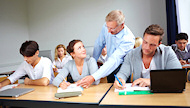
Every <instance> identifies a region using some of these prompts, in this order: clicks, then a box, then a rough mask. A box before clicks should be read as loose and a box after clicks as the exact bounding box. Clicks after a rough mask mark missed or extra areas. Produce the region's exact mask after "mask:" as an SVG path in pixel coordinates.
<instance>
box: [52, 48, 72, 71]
mask: <svg viewBox="0 0 190 108" xmlns="http://www.w3.org/2000/svg"><path fill="white" fill-rule="evenodd" d="M54 59H55V60H54V61H53V71H54V72H58V73H59V72H60V69H62V68H63V66H64V65H65V64H66V63H67V62H68V61H69V60H72V57H71V56H69V55H67V51H66V48H65V46H64V45H62V44H59V45H57V47H56V48H55V57H54Z"/></svg>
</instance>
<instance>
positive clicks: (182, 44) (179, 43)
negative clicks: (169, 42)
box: [175, 39, 188, 51]
mask: <svg viewBox="0 0 190 108" xmlns="http://www.w3.org/2000/svg"><path fill="white" fill-rule="evenodd" d="M175 43H176V44H177V48H178V49H180V50H181V51H183V50H185V47H186V45H187V43H188V41H187V40H185V39H182V40H178V41H175Z"/></svg>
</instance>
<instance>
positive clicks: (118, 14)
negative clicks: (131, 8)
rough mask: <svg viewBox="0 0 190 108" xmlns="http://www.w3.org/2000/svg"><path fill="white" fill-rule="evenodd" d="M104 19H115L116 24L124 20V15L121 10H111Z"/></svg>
mask: <svg viewBox="0 0 190 108" xmlns="http://www.w3.org/2000/svg"><path fill="white" fill-rule="evenodd" d="M105 21H106V22H108V21H116V22H117V24H118V25H120V24H122V23H124V22H125V16H124V14H123V12H122V11H120V10H113V11H111V12H110V13H109V14H108V15H107V16H106V19H105Z"/></svg>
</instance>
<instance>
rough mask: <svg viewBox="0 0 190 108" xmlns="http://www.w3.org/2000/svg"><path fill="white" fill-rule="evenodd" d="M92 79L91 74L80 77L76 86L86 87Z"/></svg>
mask: <svg viewBox="0 0 190 108" xmlns="http://www.w3.org/2000/svg"><path fill="white" fill-rule="evenodd" d="M94 81H95V79H94V77H93V76H92V75H89V76H86V77H84V78H83V79H81V81H80V82H78V83H77V86H81V87H83V88H88V87H89V86H90V85H91V84H92V83H93V82H94Z"/></svg>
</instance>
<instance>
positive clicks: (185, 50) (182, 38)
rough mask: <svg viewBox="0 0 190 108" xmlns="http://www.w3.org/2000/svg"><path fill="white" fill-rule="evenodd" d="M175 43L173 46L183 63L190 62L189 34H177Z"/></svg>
mask: <svg viewBox="0 0 190 108" xmlns="http://www.w3.org/2000/svg"><path fill="white" fill-rule="evenodd" d="M175 43H176V44H173V45H172V46H171V47H172V49H173V50H174V52H175V53H176V55H177V58H178V59H179V61H180V63H181V65H185V64H187V63H190V44H187V43H188V35H187V34H186V33H179V34H177V35H176V39H175Z"/></svg>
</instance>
